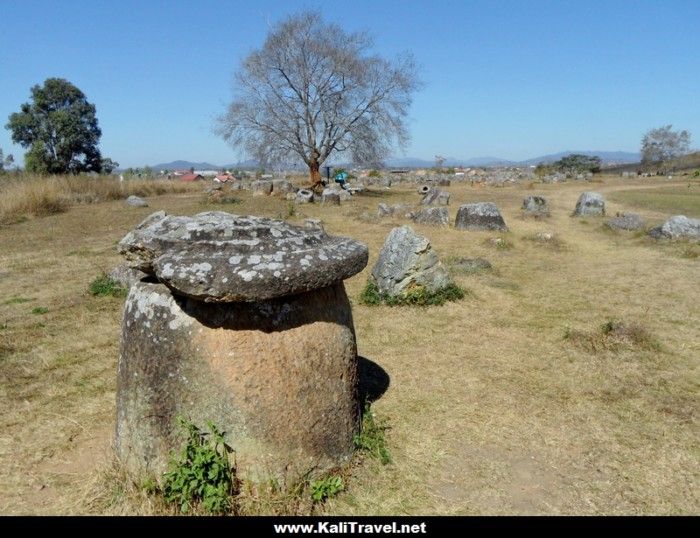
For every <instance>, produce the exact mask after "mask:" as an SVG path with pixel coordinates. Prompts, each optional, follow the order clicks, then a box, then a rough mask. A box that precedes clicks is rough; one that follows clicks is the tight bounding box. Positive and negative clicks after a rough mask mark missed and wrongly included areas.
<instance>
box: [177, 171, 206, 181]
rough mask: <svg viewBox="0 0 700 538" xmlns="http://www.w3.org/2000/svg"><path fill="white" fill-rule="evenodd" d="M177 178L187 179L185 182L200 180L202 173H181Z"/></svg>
mask: <svg viewBox="0 0 700 538" xmlns="http://www.w3.org/2000/svg"><path fill="white" fill-rule="evenodd" d="M178 179H179V180H180V181H187V182H192V181H202V180H203V179H204V176H202V174H192V173H190V172H187V173H186V174H182V175H180V176H178Z"/></svg>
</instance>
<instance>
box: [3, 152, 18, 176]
mask: <svg viewBox="0 0 700 538" xmlns="http://www.w3.org/2000/svg"><path fill="white" fill-rule="evenodd" d="M14 162H15V158H14V157H13V156H12V154H11V153H10V154H9V155H8V156H7V157H5V155H4V154H3V152H2V148H0V174H2V173H3V172H4V171H5V167H6V166H12V164H13V163H14Z"/></svg>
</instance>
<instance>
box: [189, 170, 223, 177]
mask: <svg viewBox="0 0 700 538" xmlns="http://www.w3.org/2000/svg"><path fill="white" fill-rule="evenodd" d="M194 173H195V174H199V175H200V176H202V177H216V176H217V175H218V174H219V171H218V170H195V171H194Z"/></svg>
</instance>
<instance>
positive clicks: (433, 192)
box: [420, 187, 450, 205]
mask: <svg viewBox="0 0 700 538" xmlns="http://www.w3.org/2000/svg"><path fill="white" fill-rule="evenodd" d="M449 203H450V193H449V192H446V191H443V190H440V189H438V188H436V187H432V188H430V189H428V192H426V193H425V194H424V195H423V198H422V199H421V201H420V204H421V205H448V204H449Z"/></svg>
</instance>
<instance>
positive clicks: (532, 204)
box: [523, 196, 549, 216]
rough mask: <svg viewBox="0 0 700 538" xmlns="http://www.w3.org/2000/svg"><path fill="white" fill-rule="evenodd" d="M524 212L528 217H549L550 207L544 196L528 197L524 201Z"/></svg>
mask: <svg viewBox="0 0 700 538" xmlns="http://www.w3.org/2000/svg"><path fill="white" fill-rule="evenodd" d="M523 211H524V212H525V213H526V214H527V215H533V216H545V215H549V205H548V204H547V200H546V199H545V198H544V197H542V196H526V197H525V198H524V199H523Z"/></svg>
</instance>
